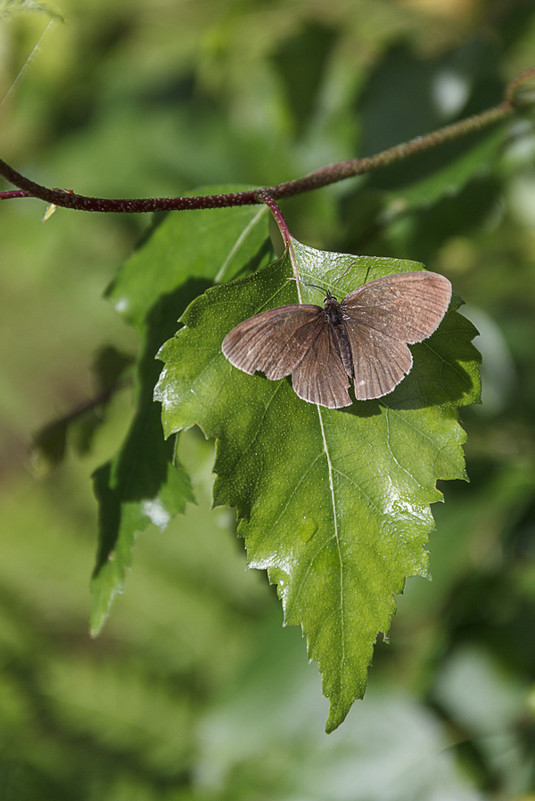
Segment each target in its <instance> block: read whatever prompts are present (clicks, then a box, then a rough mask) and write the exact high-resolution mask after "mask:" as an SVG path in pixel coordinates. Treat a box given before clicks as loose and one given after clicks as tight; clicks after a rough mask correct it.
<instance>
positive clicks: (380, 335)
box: [221, 272, 451, 409]
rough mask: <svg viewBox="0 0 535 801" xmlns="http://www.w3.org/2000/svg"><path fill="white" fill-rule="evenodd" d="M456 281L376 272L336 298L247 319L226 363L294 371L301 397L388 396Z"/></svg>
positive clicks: (272, 375) (275, 372)
mask: <svg viewBox="0 0 535 801" xmlns="http://www.w3.org/2000/svg"><path fill="white" fill-rule="evenodd" d="M450 299H451V284H450V282H449V281H448V279H447V278H444V276H443V275H438V274H437V273H430V272H412V273H398V274H397V275H389V276H386V278H377V279H375V280H374V281H370V282H369V283H367V284H363V285H362V286H361V287H359V288H358V289H355V290H354V291H353V292H350V293H349V295H346V296H345V298H344V299H343V300H342V301H341V302H340V303H339V302H338V301H337V299H336V298H335V297H334V295H332V294H331V293H330V292H329V291H327V294H326V298H325V300H324V301H323V309H322V308H321V306H314V305H311V304H296V305H292V306H281V307H280V308H278V309H270V310H269V311H265V312H262V313H261V314H257V315H256V316H255V317H250V318H249V319H248V320H245V321H244V322H243V323H240V324H239V325H237V326H236V327H235V328H233V329H232V331H230V332H229V333H228V334H227V336H226V337H225V339H224V340H223V344H222V346H221V350H222V351H223V353H224V355H225V356H226V357H227V359H228V360H229V362H230V363H231V364H233V365H234V367H238V368H239V369H240V370H243V371H244V372H246V373H249V374H250V375H252V374H253V373H254V372H255V371H256V370H262V372H263V373H264V374H265V375H266V378H269V379H271V380H272V381H277V380H279V379H281V378H284V376H287V375H290V374H291V376H292V385H293V388H294V390H295V392H296V393H297V395H298V396H299V397H300V398H302V399H303V400H305V401H308V402H309V403H319V404H321V406H328V407H329V408H331V409H338V408H341V407H342V406H350V405H351V403H352V402H353V401H352V400H351V398H350V396H349V393H348V391H347V390H348V387H349V385H350V383H353V385H354V387H355V398H356V399H357V400H369V399H370V398H380V397H381V396H382V395H387V394H388V393H389V392H391V391H392V390H393V389H394V387H395V386H397V385H398V384H399V382H400V381H401V380H402V378H404V377H405V375H406V374H407V373H408V372H409V371H410V369H411V367H412V354H411V352H410V350H409V348H408V347H407V344H411V345H412V344H414V343H415V342H422V340H424V339H427V337H429V336H431V334H432V333H433V331H435V329H436V328H437V327H438V325H439V324H440V321H441V320H442V318H443V317H444V315H445V314H446V311H447V309H448V306H449V303H450Z"/></svg>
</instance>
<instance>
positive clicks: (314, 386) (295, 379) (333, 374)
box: [292, 316, 353, 409]
mask: <svg viewBox="0 0 535 801" xmlns="http://www.w3.org/2000/svg"><path fill="white" fill-rule="evenodd" d="M292 386H293V388H294V391H295V393H296V395H298V396H299V397H300V398H302V399H303V400H305V401H308V402H309V403H319V404H321V405H322V406H327V407H328V408H329V409H340V408H341V407H342V406H351V404H352V403H353V401H352V400H351V398H350V397H349V393H348V391H347V388H348V387H349V378H348V377H347V374H346V371H345V369H344V366H343V364H342V359H341V358H340V354H339V353H338V350H337V349H336V345H335V344H334V338H333V334H332V331H331V327H330V325H329V322H328V320H327V317H326V316H324V317H323V318H322V319H321V321H320V325H318V326H317V328H316V335H315V337H314V339H313V341H312V342H311V344H310V347H309V349H308V351H307V352H306V354H305V356H304V357H303V359H302V360H301V361H300V362H299V364H298V365H297V366H296V367H295V369H294V370H293V372H292Z"/></svg>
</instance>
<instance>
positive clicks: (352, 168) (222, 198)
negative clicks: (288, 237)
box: [0, 67, 535, 237]
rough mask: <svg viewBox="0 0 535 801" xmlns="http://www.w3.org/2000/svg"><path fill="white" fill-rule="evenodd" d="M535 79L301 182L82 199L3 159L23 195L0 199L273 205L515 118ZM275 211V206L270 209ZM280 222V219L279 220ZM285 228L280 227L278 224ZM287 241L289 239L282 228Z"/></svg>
mask: <svg viewBox="0 0 535 801" xmlns="http://www.w3.org/2000/svg"><path fill="white" fill-rule="evenodd" d="M533 78H535V67H531V68H530V69H527V70H524V72H522V73H520V74H519V75H517V76H516V77H515V78H513V80H512V81H510V83H509V84H508V85H507V87H506V89H505V93H504V99H503V101H502V102H501V103H499V104H498V105H497V106H494V107H493V108H490V109H488V110H487V111H483V112H481V114H475V115H473V116H472V117H468V118H467V119H464V120H460V121H459V122H455V123H453V124H452V125H446V126H445V127H444V128H439V129H438V130H437V131H432V132H431V133H429V134H425V135H423V136H417V137H416V138H414V139H411V140H409V141H408V142H404V143H402V144H400V145H396V146H395V147H391V148H388V149H387V150H383V151H382V152H380V153H376V154H375V155H373V156H367V157H365V158H356V159H348V160H346V161H338V162H335V163H334V164H328V165H326V166H324V167H320V168H319V169H317V170H314V172H311V173H309V174H308V175H305V176H303V177H302V178H296V179H294V180H292V181H285V182H284V183H281V184H276V185H274V186H267V187H261V188H259V189H252V190H248V191H245V192H228V193H225V194H221V195H198V196H191V197H189V196H188V197H184V196H179V197H145V198H102V197H90V196H87V195H78V194H76V193H75V192H73V191H72V190H65V189H51V188H48V187H46V186H43V185H41V184H38V183H36V182H35V181H32V180H30V179H29V178H26V177H25V176H24V175H21V173H19V172H17V170H15V169H14V168H13V167H11V166H10V165H9V164H7V163H6V162H5V161H2V160H1V159H0V175H2V176H3V177H4V178H6V179H7V180H8V181H9V182H10V183H11V184H13V185H14V186H16V187H18V191H13V190H9V191H6V192H0V200H7V199H13V198H15V197H35V198H39V199H41V200H44V201H45V202H46V203H53V204H55V205H56V206H62V207H64V208H68V209H75V210H79V211H98V212H107V213H110V212H112V213H119V212H122V213H145V212H151V211H179V210H184V211H185V210H192V209H214V208H225V207H229V206H249V205H254V204H258V203H267V205H269V202H267V200H266V198H269V199H270V200H271V201H275V200H281V199H283V198H287V197H292V196H293V195H298V194H302V193H304V192H310V191H311V190H313V189H319V188H321V187H323V186H328V185H329V184H333V183H337V182H338V181H343V180H345V179H347V178H352V177H354V176H356V175H362V174H364V173H367V172H372V171H374V170H378V169H382V168H383V167H388V166H390V165H391V164H394V163H395V162H398V161H402V160H403V159H406V158H408V157H409V156H412V155H414V154H416V153H422V152H424V151H426V150H430V149H431V148H434V147H438V146H439V145H441V144H444V143H445V142H449V141H450V140H452V139H456V138H458V137H460V136H466V135H467V134H470V133H473V132H475V131H479V130H481V129H483V128H486V127H487V126H489V125H493V124H495V123H497V122H500V121H502V120H504V119H506V118H507V117H509V116H511V115H512V114H513V113H514V112H515V111H517V110H518V109H520V108H523V107H524V106H525V102H524V101H523V100H522V97H521V96H520V94H521V93H519V92H518V89H519V87H521V86H522V84H524V83H525V82H526V81H528V80H531V79H533ZM270 208H271V206H270ZM272 211H273V209H272ZM277 222H278V220H277ZM279 227H280V225H279ZM281 233H282V235H283V237H284V236H285V234H284V232H283V230H282V229H281Z"/></svg>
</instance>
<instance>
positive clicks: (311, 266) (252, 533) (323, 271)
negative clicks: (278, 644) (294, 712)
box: [156, 240, 479, 731]
mask: <svg viewBox="0 0 535 801" xmlns="http://www.w3.org/2000/svg"><path fill="white" fill-rule="evenodd" d="M292 248H293V251H294V256H295V259H296V264H297V268H298V270H299V273H300V275H301V278H303V279H304V280H309V281H313V282H315V283H317V282H319V283H320V284H322V285H324V286H325V287H328V288H331V289H332V288H333V281H334V280H335V279H337V278H339V277H340V276H341V275H342V274H343V272H344V270H345V269H346V268H347V267H351V269H350V271H349V273H348V275H347V276H346V277H345V278H344V279H343V280H342V281H340V283H339V284H337V291H338V293H339V294H340V295H341V294H345V293H346V292H348V291H349V290H350V289H352V288H355V287H356V286H358V285H359V284H361V283H363V282H364V281H366V280H371V279H373V278H378V277H380V276H383V275H387V274H392V273H395V272H404V271H407V270H416V269H421V266H420V265H418V264H415V263H414V262H407V261H399V260H393V259H378V258H371V257H358V258H355V257H353V256H349V255H344V254H338V253H326V252H321V251H317V250H314V249H312V248H308V247H305V246H304V245H301V244H300V243H298V242H296V241H295V240H294V241H293V243H292ZM291 275H292V269H291V263H290V257H289V255H288V253H286V254H285V255H284V256H283V258H282V259H281V260H279V261H277V262H275V263H273V264H271V265H269V266H268V267H266V268H264V269H263V270H261V271H260V272H259V273H257V274H255V275H253V276H250V277H247V278H244V279H242V280H239V281H236V282H234V283H231V284H228V285H225V286H222V287H217V288H214V289H211V290H209V291H208V292H206V293H205V294H204V295H203V296H202V297H200V298H198V299H197V300H196V301H195V302H194V303H193V304H192V305H191V306H190V307H189V308H188V309H187V311H186V313H185V314H184V316H183V318H182V322H183V323H184V328H182V329H181V330H180V331H179V332H178V333H177V334H176V336H175V337H174V338H173V339H171V340H169V341H168V342H167V343H166V344H165V345H164V346H163V348H162V349H161V351H160V354H159V356H160V358H161V359H162V360H163V361H164V362H165V368H164V370H163V372H162V375H161V378H160V381H159V383H158V385H157V389H156V397H157V398H158V399H159V400H161V402H162V404H163V423H164V430H165V432H166V434H167V435H171V434H174V433H175V432H178V431H180V430H181V429H183V428H187V427H190V426H192V425H198V426H200V427H201V429H202V430H203V432H204V433H205V435H206V436H210V437H216V438H217V440H218V447H217V458H216V463H215V472H216V473H217V479H216V484H215V488H214V500H215V503H219V504H229V505H232V506H235V507H236V508H237V511H238V516H239V518H240V525H239V533H240V534H241V536H243V537H244V539H245V544H246V547H247V551H248V556H249V563H250V565H251V566H252V567H256V568H261V569H267V571H268V575H269V578H270V581H271V582H273V583H276V584H277V585H278V592H279V596H280V597H281V599H282V602H283V606H284V611H285V620H286V622H287V623H291V624H296V625H301V626H302V628H303V631H304V633H305V635H306V637H307V640H308V652H309V655H310V657H311V658H313V659H315V660H317V661H318V664H319V668H320V672H321V673H322V677H323V688H324V693H325V695H326V696H327V697H328V698H329V699H330V702H331V710H330V715H329V719H328V722H327V729H328V730H329V731H331V730H333V729H334V728H336V727H337V726H338V725H339V724H340V723H341V722H342V720H343V719H344V717H345V716H346V714H347V712H348V710H349V708H350V706H351V704H352V702H353V701H354V700H355V699H356V698H360V697H362V695H363V693H364V690H365V686H366V675H367V669H368V666H369V664H370V660H371V656H372V652H373V646H374V643H375V640H376V637H377V635H378V633H380V632H383V634H386V632H387V631H388V629H389V626H390V618H391V616H392V614H393V613H394V611H395V599H394V596H395V594H396V593H399V592H401V591H402V589H403V585H404V582H405V578H406V577H407V576H411V575H422V576H425V575H427V553H426V551H425V550H424V546H425V543H426V541H427V537H428V534H429V531H430V530H431V529H432V527H433V517H432V515H431V511H430V503H432V502H433V501H437V500H440V499H441V493H440V492H439V491H438V490H437V488H436V480H437V479H439V478H442V479H453V478H463V477H464V460H463V454H462V448H461V445H462V443H463V442H464V439H465V436H464V432H463V431H462V429H461V427H460V426H459V424H458V422H457V407H458V406H460V405H464V404H467V403H471V402H473V401H474V400H476V399H477V397H478V387H479V384H478V374H477V352H476V351H475V349H474V348H473V346H472V345H471V339H472V337H473V336H474V333H475V329H474V328H473V326H472V325H471V324H470V323H469V322H468V321H466V320H465V319H464V318H462V317H461V316H460V315H459V314H457V313H456V312H455V311H454V310H451V311H450V312H448V314H447V316H446V318H445V320H444V321H443V324H442V325H441V326H440V327H439V329H438V330H437V331H436V332H435V334H434V335H433V336H432V337H431V338H430V339H429V340H427V341H426V342H424V343H422V344H420V345H417V346H414V347H413V356H414V368H413V370H412V372H411V373H410V375H409V376H408V377H407V378H406V379H405V380H404V381H403V382H402V383H401V384H400V385H399V386H398V387H397V389H396V390H395V391H394V392H393V393H392V394H390V395H389V396H387V397H385V398H381V399H379V400H376V401H367V402H362V403H354V404H353V406H352V407H350V408H348V409H343V410H332V409H325V408H323V407H317V406H315V405H312V404H308V403H305V402H304V401H301V400H300V399H299V398H298V397H297V396H296V395H295V393H294V392H293V390H292V387H291V384H290V381H289V379H283V380H282V381H278V382H274V381H268V380H267V379H265V378H264V377H263V376H262V375H255V376H248V375H246V374H244V373H242V372H240V371H238V370H236V369H234V368H233V367H231V366H230V364H229V363H228V362H227V361H226V359H225V358H224V357H223V355H222V354H221V341H222V339H223V337H224V336H225V334H226V333H227V332H228V331H229V330H230V329H231V328H232V327H233V326H234V325H236V324H237V323H238V322H240V321H241V320H242V319H245V318H247V317H249V316H251V315H253V314H255V313H257V312H259V311H261V310H263V309H266V308H271V307H276V306H280V305H284V304H285V303H291V302H296V301H297V290H296V286H295V283H294V282H292V281H287V278H288V277H290V276H291ZM304 291H305V294H306V298H305V300H306V301H307V302H308V301H312V302H313V301H314V300H315V301H316V302H317V300H318V298H317V294H318V293H317V290H315V289H313V288H310V287H304ZM457 305H458V303H457Z"/></svg>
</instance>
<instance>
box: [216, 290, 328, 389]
mask: <svg viewBox="0 0 535 801" xmlns="http://www.w3.org/2000/svg"><path fill="white" fill-rule="evenodd" d="M322 317H323V310H322V309H321V308H320V307H319V306H313V305H309V304H302V305H297V304H296V305H292V306H280V307H279V308H278V309H270V310H268V311H265V312H262V313H261V314H257V315H255V316H254V317H250V318H249V319H248V320H244V322H243V323H240V324H239V325H237V326H236V327H235V328H233V329H232V331H230V332H229V333H228V334H227V336H226V337H225V339H224V340H223V344H222V345H221V350H222V351H223V354H224V355H225V356H226V358H227V359H228V360H229V362H230V363H231V364H233V365H234V367H237V368H238V369H239V370H243V371H244V372H245V373H249V375H252V374H253V373H255V372H256V371H257V370H262V372H263V373H265V375H266V377H267V378H269V379H271V380H272V381H277V380H278V379H280V378H284V376H286V375H290V373H291V372H292V371H293V370H294V368H295V367H296V366H297V365H298V364H299V362H300V361H301V360H302V358H303V357H304V355H305V354H306V352H307V351H308V349H309V347H310V344H311V342H312V341H313V339H314V338H315V336H316V333H315V331H316V329H317V328H318V325H319V324H320V323H321V320H322Z"/></svg>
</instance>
